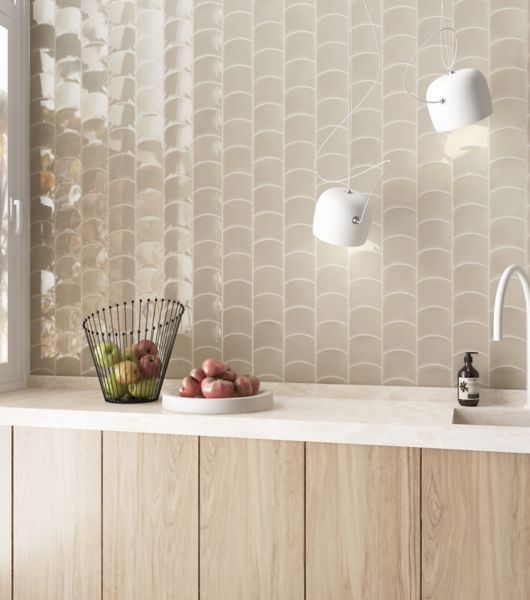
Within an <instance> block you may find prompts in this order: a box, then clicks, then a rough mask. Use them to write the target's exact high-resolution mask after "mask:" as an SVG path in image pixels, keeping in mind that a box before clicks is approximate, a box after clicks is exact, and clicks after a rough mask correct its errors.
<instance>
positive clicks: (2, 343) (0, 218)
mask: <svg viewBox="0 0 530 600" xmlns="http://www.w3.org/2000/svg"><path fill="white" fill-rule="evenodd" d="M7 84H8V31H7V28H5V27H2V26H1V25H0V363H6V362H7V359H8V347H7V346H8V344H7V321H8V318H7V317H8V314H7V274H8V263H7V244H8V234H9V229H8V227H9V214H8V212H9V195H8V174H7V164H8V163H7V161H8V156H7V150H8V148H7V140H8V135H7V134H8V131H7V124H8V114H7Z"/></svg>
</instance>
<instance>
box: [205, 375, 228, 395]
mask: <svg viewBox="0 0 530 600" xmlns="http://www.w3.org/2000/svg"><path fill="white" fill-rule="evenodd" d="M201 391H202V395H203V396H204V397H205V398H232V397H233V396H235V390H234V384H233V383H232V382H231V381H226V379H215V378H214V377H206V379H203V380H202V383H201Z"/></svg>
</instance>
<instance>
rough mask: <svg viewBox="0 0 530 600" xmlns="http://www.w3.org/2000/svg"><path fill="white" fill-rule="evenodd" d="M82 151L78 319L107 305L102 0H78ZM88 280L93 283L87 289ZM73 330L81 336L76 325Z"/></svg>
mask: <svg viewBox="0 0 530 600" xmlns="http://www.w3.org/2000/svg"><path fill="white" fill-rule="evenodd" d="M81 11H82V37H81V61H82V87H83V91H82V98H81V103H82V107H83V110H82V124H81V130H82V148H81V164H82V165H83V171H82V177H83V181H82V187H83V196H82V201H81V213H82V239H83V246H82V248H81V273H82V277H83V281H82V288H81V289H82V300H81V315H83V316H84V315H87V314H89V313H92V312H94V311H95V310H97V309H98V308H100V307H101V306H105V305H106V304H108V277H109V274H108V251H107V238H108V232H107V219H106V216H107V198H108V193H109V191H108V185H109V177H108V162H109V152H108V147H109V136H108V80H109V77H108V47H109V45H108V29H109V28H108V13H107V8H106V3H105V2H103V1H102V0H82V1H81ZM91 280H93V281H94V282H95V285H90V283H89V282H90V281H91ZM76 330H77V332H78V336H79V337H80V335H81V332H79V325H78V323H77V324H76ZM79 343H80V346H81V347H82V350H81V365H80V368H81V372H82V373H90V372H93V369H94V367H93V363H92V358H91V356H90V352H89V350H88V348H87V347H86V345H83V344H82V341H81V340H79Z"/></svg>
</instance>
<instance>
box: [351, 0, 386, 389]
mask: <svg viewBox="0 0 530 600" xmlns="http://www.w3.org/2000/svg"><path fill="white" fill-rule="evenodd" d="M367 8H368V10H369V14H367V13H366V11H365V9H364V5H363V3H362V2H361V1H360V0H356V1H355V2H353V3H352V11H353V13H352V17H353V20H352V30H351V36H352V39H355V40H362V44H361V43H360V44H358V45H357V44H354V45H353V47H352V59H351V61H350V62H351V64H350V74H351V75H350V77H351V94H352V98H353V102H352V105H353V106H358V107H359V108H358V110H356V111H355V113H354V114H353V115H352V118H351V131H352V141H351V148H350V151H351V157H352V167H351V175H352V176H354V178H353V179H352V186H353V187H354V188H355V189H359V190H373V194H372V196H371V199H370V202H371V203H372V211H373V213H372V214H373V221H372V225H371V228H370V233H369V236H368V241H367V243H366V244H365V245H364V246H362V247H360V248H354V249H351V250H350V251H349V252H348V296H349V314H348V319H349V371H348V381H350V382H356V381H364V382H365V383H367V384H372V385H378V384H381V382H382V367H381V350H382V341H383V339H382V286H381V259H382V239H381V234H382V198H381V185H380V182H378V179H380V178H381V175H382V169H383V167H377V168H373V169H371V170H369V171H367V172H366V173H363V171H365V170H366V169H369V168H370V167H376V166H377V165H378V164H379V163H380V162H381V158H382V144H381V141H382V135H381V134H382V126H383V119H382V97H381V92H382V90H381V64H380V63H379V59H378V57H377V50H378V48H381V22H382V21H381V18H382V12H381V11H382V2H381V1H379V2H373V3H370V4H369V5H368V6H367ZM370 19H371V20H372V22H373V23H374V26H375V36H376V39H374V34H373V32H372V28H371V26H370ZM363 65H364V66H365V68H363Z"/></svg>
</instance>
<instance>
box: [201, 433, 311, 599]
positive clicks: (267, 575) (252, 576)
mask: <svg viewBox="0 0 530 600" xmlns="http://www.w3.org/2000/svg"><path fill="white" fill-rule="evenodd" d="M200 563H201V568H200V591H201V599H202V600H239V599H244V600H258V599H260V600H263V599H267V600H275V599H277V600H286V599H287V598H288V599H289V600H297V599H302V598H303V597H304V444H303V443H295V442H274V441H263V440H238V439H220V438H202V439H201V454H200Z"/></svg>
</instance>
